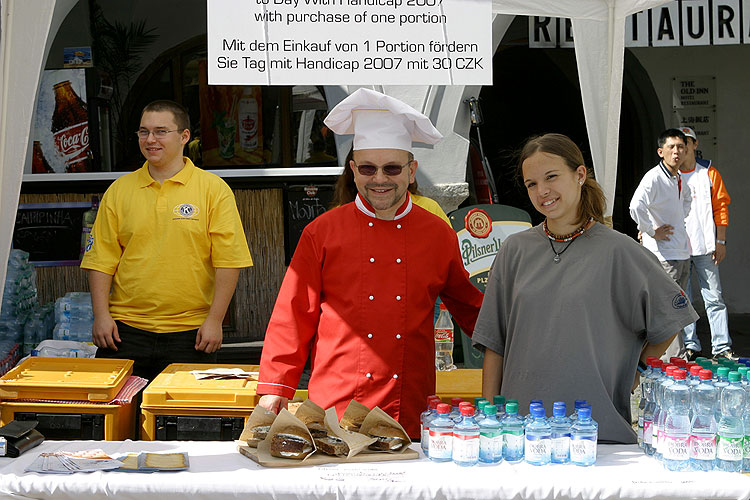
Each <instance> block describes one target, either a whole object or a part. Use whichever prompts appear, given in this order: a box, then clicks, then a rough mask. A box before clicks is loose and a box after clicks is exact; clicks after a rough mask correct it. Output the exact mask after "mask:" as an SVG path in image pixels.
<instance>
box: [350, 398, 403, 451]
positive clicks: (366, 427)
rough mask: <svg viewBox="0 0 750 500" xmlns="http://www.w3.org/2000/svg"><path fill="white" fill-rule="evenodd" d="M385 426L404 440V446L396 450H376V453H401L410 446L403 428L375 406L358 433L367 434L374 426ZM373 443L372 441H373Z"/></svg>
mask: <svg viewBox="0 0 750 500" xmlns="http://www.w3.org/2000/svg"><path fill="white" fill-rule="evenodd" d="M381 424H382V425H386V426H388V427H392V428H393V429H395V430H396V435H397V436H398V437H401V438H403V439H404V444H403V445H402V446H401V448H399V449H397V450H388V451H386V450H378V451H377V452H382V453H403V452H404V450H406V449H407V448H409V445H411V439H409V435H408V434H406V431H404V428H403V427H401V424H399V423H398V422H396V420H394V418H393V417H391V416H390V415H388V414H387V413H386V412H384V411H383V410H381V409H380V408H378V407H377V406H376V407H375V408H373V409H372V410H371V411H370V413H368V414H367V417H365V421H364V422H362V427H360V429H359V432H361V433H362V434H368V432H369V431H370V429H372V428H373V427H375V426H376V425H381ZM373 442H374V441H373ZM369 451H375V450H369Z"/></svg>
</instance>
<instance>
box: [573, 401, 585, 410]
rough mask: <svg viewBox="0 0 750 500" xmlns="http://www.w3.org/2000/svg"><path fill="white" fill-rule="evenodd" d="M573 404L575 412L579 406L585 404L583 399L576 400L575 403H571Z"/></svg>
mask: <svg viewBox="0 0 750 500" xmlns="http://www.w3.org/2000/svg"><path fill="white" fill-rule="evenodd" d="M573 404H574V406H575V409H576V410H577V409H578V408H580V407H581V405H585V404H586V400H585V399H576V402H575V403H573Z"/></svg>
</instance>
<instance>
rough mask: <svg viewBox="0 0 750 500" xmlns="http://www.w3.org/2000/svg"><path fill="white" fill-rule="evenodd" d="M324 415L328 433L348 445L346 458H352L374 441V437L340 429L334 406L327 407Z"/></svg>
mask: <svg viewBox="0 0 750 500" xmlns="http://www.w3.org/2000/svg"><path fill="white" fill-rule="evenodd" d="M325 415H326V416H325V425H326V430H327V431H328V433H329V434H331V435H333V436H336V437H337V438H339V439H341V440H343V441H344V442H345V443H346V445H347V446H348V447H349V454H348V455H347V456H346V458H352V457H353V456H354V455H356V454H357V453H359V452H361V451H363V450H366V449H367V447H368V446H370V445H371V444H372V443H374V442H375V438H371V437H370V436H365V435H364V434H360V433H358V432H352V431H347V430H346V429H342V428H341V426H340V425H339V420H338V416H337V415H336V408H329V409H327V410H326V412H325Z"/></svg>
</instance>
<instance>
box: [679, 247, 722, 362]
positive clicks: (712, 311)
mask: <svg viewBox="0 0 750 500" xmlns="http://www.w3.org/2000/svg"><path fill="white" fill-rule="evenodd" d="M693 276H696V277H697V278H698V285H699V286H700V289H701V295H702V296H703V304H704V305H705V307H706V315H707V316H708V324H709V326H710V327H711V353H712V354H719V353H720V352H724V351H726V350H728V349H730V348H731V347H732V339H730V338H729V314H728V313H727V306H726V305H724V298H723V297H722V296H721V281H720V279H719V266H717V265H716V264H714V260H713V256H712V254H707V255H694V256H692V257H690V280H691V281H692V278H693ZM685 292H687V294H688V298H689V299H690V301H691V302H692V299H693V297H692V287H691V286H690V281H689V282H688V286H687V287H686V288H685ZM683 331H684V335H685V349H691V350H693V351H695V352H698V351H700V350H701V342H700V340H698V335H697V334H696V331H695V323H693V324H691V325H688V326H686V327H685V329H684V330H683Z"/></svg>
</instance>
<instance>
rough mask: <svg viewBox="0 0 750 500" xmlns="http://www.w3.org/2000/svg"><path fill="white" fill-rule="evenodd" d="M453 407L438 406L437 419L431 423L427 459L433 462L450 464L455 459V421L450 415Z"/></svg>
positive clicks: (442, 404) (443, 404)
mask: <svg viewBox="0 0 750 500" xmlns="http://www.w3.org/2000/svg"><path fill="white" fill-rule="evenodd" d="M450 412H451V407H450V406H449V405H447V404H445V403H440V404H439V405H437V417H435V419H434V420H433V421H432V422H430V431H429V432H430V445H429V454H428V455H427V457H428V458H429V459H430V460H432V461H433V462H450V461H451V459H452V458H453V420H451V419H450V418H449V417H448V415H449V414H450Z"/></svg>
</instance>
